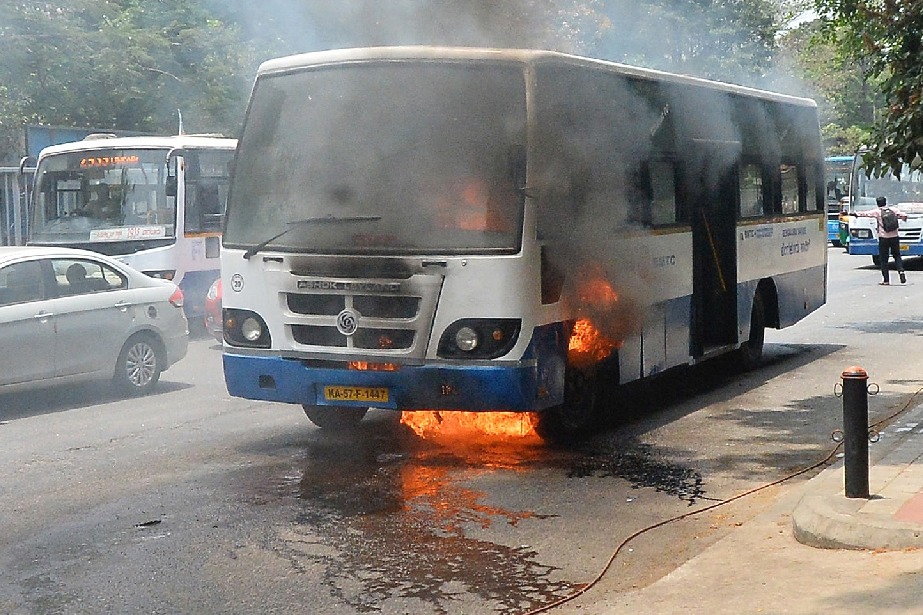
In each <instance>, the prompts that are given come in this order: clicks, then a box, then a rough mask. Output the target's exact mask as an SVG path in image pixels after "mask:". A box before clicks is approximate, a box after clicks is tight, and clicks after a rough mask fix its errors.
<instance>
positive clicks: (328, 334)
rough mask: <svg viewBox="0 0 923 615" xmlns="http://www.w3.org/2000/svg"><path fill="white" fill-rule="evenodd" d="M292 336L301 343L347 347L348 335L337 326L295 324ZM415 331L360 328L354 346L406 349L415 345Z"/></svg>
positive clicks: (364, 348)
mask: <svg viewBox="0 0 923 615" xmlns="http://www.w3.org/2000/svg"><path fill="white" fill-rule="evenodd" d="M292 337H294V338H295V341H296V342H298V343H299V344H305V345H308V346H328V347H333V348H346V347H348V346H349V344H348V338H347V336H345V335H343V334H342V333H340V332H339V331H338V330H337V328H336V327H318V326H312V325H293V326H292ZM413 340H414V332H413V331H412V330H408V329H359V330H358V331H356V333H355V335H353V336H352V347H353V348H361V349H363V350H406V349H408V348H410V347H412V346H413Z"/></svg>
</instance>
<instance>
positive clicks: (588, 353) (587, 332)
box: [567, 318, 620, 367]
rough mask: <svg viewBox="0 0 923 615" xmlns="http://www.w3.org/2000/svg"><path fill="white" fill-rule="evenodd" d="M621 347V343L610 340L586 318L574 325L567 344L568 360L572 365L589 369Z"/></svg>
mask: <svg viewBox="0 0 923 615" xmlns="http://www.w3.org/2000/svg"><path fill="white" fill-rule="evenodd" d="M619 346H620V344H619V342H616V341H613V340H610V339H609V338H608V337H606V336H605V335H603V334H602V333H600V332H599V330H598V329H597V328H596V327H594V326H593V323H592V322H590V321H589V320H588V319H586V318H581V319H580V320H578V321H577V322H575V323H574V328H573V330H572V331H571V336H570V340H569V341H568V344H567V358H568V360H569V361H570V363H571V365H575V366H577V367H587V366H590V365H592V364H594V363H599V362H600V361H602V360H603V359H605V358H606V357H608V356H609V355H611V354H612V351H613V350H615V349H617V348H618V347H619Z"/></svg>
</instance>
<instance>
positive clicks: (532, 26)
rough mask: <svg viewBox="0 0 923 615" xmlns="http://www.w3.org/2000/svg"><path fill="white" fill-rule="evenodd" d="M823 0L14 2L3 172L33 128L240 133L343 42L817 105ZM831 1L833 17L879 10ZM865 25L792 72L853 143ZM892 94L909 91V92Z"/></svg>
mask: <svg viewBox="0 0 923 615" xmlns="http://www.w3.org/2000/svg"><path fill="white" fill-rule="evenodd" d="M812 1H814V0H650V1H648V2H637V1H633V0H504V1H503V2H498V1H497V0H387V2H384V1H382V0H262V1H261V2H250V1H249V0H156V1H154V0H59V1H57V2H49V1H40V0H9V1H8V2H7V3H5V7H4V11H3V13H2V14H0V162H2V163H9V162H10V161H15V160H18V158H19V156H20V155H22V153H23V152H22V145H21V143H20V141H21V137H20V135H21V134H22V126H23V125H24V124H44V125H50V126H69V127H85V128H95V129H111V130H116V129H118V130H134V131H142V132H154V133H162V134H169V133H173V132H175V131H176V129H177V124H178V114H177V110H180V111H181V112H182V117H183V122H184V128H185V129H186V130H187V131H188V132H220V133H224V134H227V135H229V136H235V135H236V134H237V133H238V131H239V127H240V123H241V121H242V120H243V115H244V110H245V105H246V99H247V96H248V94H249V90H250V87H251V86H252V82H253V76H254V75H255V72H256V69H257V67H258V65H259V63H260V62H261V61H264V60H266V59H269V58H271V57H277V56H281V55H287V54H292V53H302V52H307V51H314V50H318V49H328V48H335V47H348V46H367V45H409V44H437V45H462V46H493V47H531V48H546V49H554V50H559V51H565V52H575V53H583V54H587V55H591V56H595V57H600V58H604V59H609V60H614V61H619V62H625V63H630V64H637V65H640V66H645V67H650V68H659V69H663V70H669V71H675V72H682V73H686V74H692V75H697V76H703V77H709V78H715V79H719V80H723V81H731V82H735V83H741V84H744V85H754V86H759V87H768V88H771V89H779V90H782V91H787V92H788V93H793V94H801V95H805V94H807V93H808V90H807V89H806V88H805V86H804V83H803V82H799V81H797V80H795V79H791V78H790V76H788V75H786V76H785V79H784V80H783V79H780V78H779V75H780V71H779V70H778V68H779V66H780V64H779V60H780V58H783V57H784V52H785V51H786V49H785V45H786V44H787V43H786V41H787V37H784V36H781V37H780V36H779V34H780V32H783V31H784V30H785V24H786V23H787V22H788V21H789V20H790V18H791V17H792V16H793V15H795V14H797V13H798V12H799V11H801V10H802V8H803V4H804V3H805V2H812ZM817 1H818V2H821V4H822V5H829V7H830V10H832V9H833V8H840V9H842V7H845V6H846V5H847V4H853V5H854V4H856V3H857V2H858V3H859V4H860V5H862V3H863V2H873V1H875V0H817ZM878 1H881V2H885V3H886V5H887V6H890V5H889V4H887V3H889V2H890V3H893V2H896V1H898V0H878ZM915 10H916V9H915ZM918 12H919V11H917V13H918ZM841 13H842V11H841V12H840V13H836V14H837V15H840V14H841ZM855 23H858V22H855ZM855 23H854V22H853V21H850V20H848V19H845V18H839V21H837V22H835V25H836V28H839V29H841V30H842V31H843V32H845V33H846V34H844V35H842V36H841V38H840V39H838V41H837V42H835V43H834V42H831V43H828V46H827V48H826V49H825V50H824V51H825V53H827V52H828V51H829V52H830V58H832V59H831V62H830V63H825V64H821V63H816V64H815V65H814V66H813V67H812V66H810V65H809V64H810V63H809V62H808V63H790V64H784V67H785V68H787V67H789V66H797V67H798V68H799V71H803V72H804V73H805V74H807V75H808V78H809V80H810V81H811V82H813V83H815V85H817V90H816V91H817V92H819V93H820V95H821V97H822V98H823V99H824V100H823V101H822V109H823V108H825V105H826V106H827V107H829V109H831V110H832V111H831V112H830V113H829V114H828V115H829V116H828V117H825V123H828V124H830V125H831V126H832V128H831V130H830V131H829V134H831V135H833V134H840V135H847V137H843V138H855V137H854V135H855V134H856V130H854V129H853V128H854V127H858V128H859V131H860V132H861V131H862V130H865V128H864V124H863V122H865V120H864V119H860V117H861V118H865V115H864V114H865V107H864V106H863V105H856V104H854V103H855V101H856V100H857V98H856V96H855V95H854V92H855V91H856V90H857V88H860V87H865V86H871V87H870V89H869V91H873V90H874V89H875V88H874V86H875V83H874V81H869V80H866V81H865V82H862V81H861V79H859V76H860V75H864V74H863V73H857V72H856V71H854V70H850V71H845V72H843V74H844V76H845V77H844V79H845V80H841V81H838V82H834V83H833V84H830V85H826V84H825V80H829V79H830V75H829V74H825V70H833V68H831V67H834V68H835V67H836V66H837V64H836V62H837V61H838V60H837V59H836V57H835V54H840V55H841V56H842V57H843V58H845V59H844V60H843V66H845V65H846V59H849V60H850V61H851V59H852V58H853V57H854V56H853V55H850V54H848V53H846V51H844V50H849V49H853V48H854V49H855V50H867V49H868V46H867V45H866V44H865V38H864V37H863V36H860V35H858V34H857V33H858V30H857V29H856V27H855ZM888 28H889V29H888V32H891V26H888ZM831 31H832V30H831ZM894 32H895V33H896V32H897V31H896V30H894ZM872 40H874V41H876V42H879V41H885V40H889V41H890V40H891V39H887V38H883V37H882V35H880V34H879V33H878V32H875V33H874V35H873V36H872ZM843 41H848V42H849V44H850V45H852V47H849V46H848V45H847V46H844V45H843V43H842V42H843ZM780 43H781V44H782V48H780ZM805 49H806V48H805ZM882 49H883V47H882ZM888 50H890V48H888ZM814 51H816V50H814ZM814 51H812V50H808V51H806V52H805V53H804V54H803V55H802V59H804V58H808V59H809V58H810V54H811V53H813V52H814ZM888 66H890V64H888ZM874 68H876V69H877V68H879V66H878V65H875V67H874ZM836 70H839V68H836ZM894 74H897V73H896V71H895V72H894ZM888 84H889V85H891V86H892V87H893V88H894V91H895V92H899V91H903V90H901V88H902V87H904V86H905V85H909V84H910V82H907V83H906V84H905V83H904V82H898V81H895V80H891V81H888ZM859 91H861V90H859ZM917 91H919V87H917ZM828 98H829V100H828ZM860 98H861V97H860ZM868 100H869V101H870V102H872V106H874V102H873V100H874V99H873V98H872V97H869V98H868ZM824 101H826V102H824ZM918 102H919V101H917V103H918ZM889 103H890V104H892V105H895V106H894V108H895V109H906V108H908V106H909V105H910V103H909V102H908V101H904V102H903V103H901V102H900V99H899V98H893V99H889ZM866 106H867V105H866ZM854 111H855V113H854ZM857 114H858V115H857ZM837 129H840V130H839V131H838V130H837ZM911 129H912V127H909V126H907V127H905V126H901V125H897V127H896V128H895V130H904V131H906V130H911ZM916 134H920V133H919V131H917V133H916ZM848 135H853V136H848Z"/></svg>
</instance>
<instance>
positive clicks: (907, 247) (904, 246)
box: [901, 243, 910, 252]
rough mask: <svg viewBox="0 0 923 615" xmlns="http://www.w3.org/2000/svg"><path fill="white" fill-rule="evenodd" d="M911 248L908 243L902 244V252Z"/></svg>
mask: <svg viewBox="0 0 923 615" xmlns="http://www.w3.org/2000/svg"><path fill="white" fill-rule="evenodd" d="M909 249H910V246H909V245H907V244H906V243H902V244H901V252H906V251H907V250H909Z"/></svg>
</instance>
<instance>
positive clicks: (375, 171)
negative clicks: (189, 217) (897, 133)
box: [222, 47, 826, 436]
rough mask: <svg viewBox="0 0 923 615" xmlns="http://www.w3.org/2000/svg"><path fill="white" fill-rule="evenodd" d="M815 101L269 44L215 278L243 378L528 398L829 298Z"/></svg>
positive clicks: (406, 406)
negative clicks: (287, 52) (277, 48)
mask: <svg viewBox="0 0 923 615" xmlns="http://www.w3.org/2000/svg"><path fill="white" fill-rule="evenodd" d="M825 233H826V231H825V211H824V193H823V158H822V154H821V147H820V138H819V131H818V125H817V117H816V110H815V106H814V104H813V102H811V101H806V100H803V99H796V98H791V97H786V96H781V95H777V94H771V93H766V92H757V91H754V90H749V89H745V88H740V87H736V86H729V85H724V84H717V83H713V82H706V81H702V80H697V79H691V78H687V77H680V76H676V75H669V74H665V73H660V72H654V71H646V70H641V69H636V68H632V67H626V66H620V65H615V64H611V63H606V62H599V61H594V60H589V59H585V58H578V57H574V56H568V55H563V54H558V53H551V52H542V51H517V50H478V49H443V48H415V47H411V48H377V49H354V50H340V51H332V52H320V53H313V54H305V55H301V56H293V57H289V58H281V59H278V60H273V61H270V62H267V63H265V64H263V65H262V66H261V68H260V70H259V73H258V76H257V80H256V83H255V86H254V90H253V93H252V96H251V101H250V107H249V110H248V114H247V118H246V121H245V127H244V130H243V134H242V137H241V143H240V148H239V150H238V158H237V161H236V166H235V173H234V178H233V185H232V189H231V197H230V202H229V208H228V214H227V220H226V227H225V235H224V249H223V251H222V276H223V278H224V280H225V294H224V306H225V307H224V330H225V348H224V369H225V379H226V382H227V386H228V390H229V392H230V393H231V394H232V395H236V396H241V397H246V398H251V399H265V400H271V401H281V402H289V403H298V404H302V405H303V406H304V408H305V411H306V413H307V414H308V416H309V418H311V420H312V421H314V422H315V423H317V424H319V425H321V426H326V427H334V428H335V427H346V426H349V425H352V424H354V423H356V422H357V421H358V420H359V419H361V418H362V416H363V414H364V413H365V411H366V409H367V408H368V407H370V406H371V407H378V408H391V409H395V410H424V409H431V410H452V411H513V412H536V411H537V412H540V413H541V419H542V422H541V427H542V428H541V431H542V433H543V434H545V435H548V436H556V435H561V434H574V433H578V432H580V431H583V430H585V429H586V428H588V427H589V426H591V425H592V424H593V422H594V419H595V418H596V416H597V414H598V412H599V411H600V410H603V409H605V401H604V399H603V395H602V394H603V392H604V391H605V389H606V388H607V386H606V385H609V384H621V383H627V382H631V381H633V380H638V379H641V378H645V377H649V376H653V375H656V374H658V373H660V372H663V371H665V370H667V369H670V368H671V367H675V366H679V365H688V364H691V363H695V362H698V361H700V360H704V359H706V358H708V357H711V356H714V355H717V354H722V353H727V352H731V351H737V352H740V353H741V357H742V359H744V360H745V361H746V362H749V363H755V362H757V361H758V359H759V356H760V352H761V349H762V343H763V329H764V327H766V326H771V327H784V326H788V325H791V324H793V323H795V322H797V321H799V320H800V319H801V318H803V317H804V316H806V315H807V314H809V313H810V312H812V311H813V310H815V309H817V308H818V307H819V306H821V305H822V304H823V303H824V301H825V299H826V288H825V281H826V249H825V244H826V234H825Z"/></svg>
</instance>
